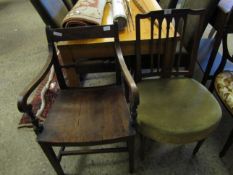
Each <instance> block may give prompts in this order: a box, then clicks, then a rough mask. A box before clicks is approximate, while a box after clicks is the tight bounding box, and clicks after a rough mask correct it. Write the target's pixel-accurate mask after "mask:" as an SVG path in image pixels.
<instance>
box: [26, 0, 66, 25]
mask: <svg viewBox="0 0 233 175" xmlns="http://www.w3.org/2000/svg"><path fill="white" fill-rule="evenodd" d="M30 1H31V3H32V5H33V6H34V7H35V9H36V10H37V12H38V13H39V15H40V17H41V18H42V20H43V21H44V23H45V24H46V25H49V26H51V27H52V28H57V27H61V26H62V20H63V18H64V17H65V16H66V14H67V13H68V9H67V7H66V5H65V4H64V2H63V1H62V0H49V1H48V0H30Z"/></svg>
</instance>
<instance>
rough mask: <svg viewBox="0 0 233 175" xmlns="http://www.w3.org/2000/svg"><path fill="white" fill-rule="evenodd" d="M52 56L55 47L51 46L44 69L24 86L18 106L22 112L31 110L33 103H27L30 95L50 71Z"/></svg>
mask: <svg viewBox="0 0 233 175" xmlns="http://www.w3.org/2000/svg"><path fill="white" fill-rule="evenodd" d="M52 58H53V49H52V46H49V54H48V58H47V61H46V63H45V65H44V67H43V68H42V70H41V71H40V72H39V73H38V75H37V76H36V78H34V79H33V80H32V81H31V83H30V84H29V85H28V86H27V87H25V88H24V90H23V91H22V92H21V93H20V95H19V97H18V102H17V106H18V109H19V111H20V112H26V113H30V112H31V108H32V107H31V105H30V104H28V103H27V100H28V97H29V96H30V95H31V93H32V92H33V91H34V90H35V89H36V87H37V86H38V85H39V84H40V82H41V81H42V80H43V79H44V78H45V76H46V75H47V73H48V72H49V70H50V68H51V66H52V64H53V63H52Z"/></svg>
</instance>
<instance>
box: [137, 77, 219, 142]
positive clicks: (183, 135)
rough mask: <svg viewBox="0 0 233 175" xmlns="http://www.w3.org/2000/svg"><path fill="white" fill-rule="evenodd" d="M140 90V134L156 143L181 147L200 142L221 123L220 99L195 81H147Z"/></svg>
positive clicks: (138, 120) (185, 79) (139, 85)
mask: <svg viewBox="0 0 233 175" xmlns="http://www.w3.org/2000/svg"><path fill="white" fill-rule="evenodd" d="M138 88H139V94H140V105H139V107H138V118H137V122H138V130H139V132H140V133H141V134H142V135H144V136H146V137H149V138H151V139H153V140H156V141H160V142H166V143H177V144H185V143H190V142H194V141H198V140H201V139H204V138H206V137H207V136H208V135H209V134H210V133H211V132H212V131H213V130H214V129H215V128H216V126H217V125H218V123H219V121H220V119H221V116H222V111H221V108H220V106H219V104H218V102H217V101H216V99H215V98H214V97H213V95H212V94H211V93H210V92H209V91H208V90H207V89H206V88H205V87H204V86H202V85H201V84H200V83H198V82H197V81H195V80H193V79H189V78H183V79H156V80H143V81H141V82H140V83H138Z"/></svg>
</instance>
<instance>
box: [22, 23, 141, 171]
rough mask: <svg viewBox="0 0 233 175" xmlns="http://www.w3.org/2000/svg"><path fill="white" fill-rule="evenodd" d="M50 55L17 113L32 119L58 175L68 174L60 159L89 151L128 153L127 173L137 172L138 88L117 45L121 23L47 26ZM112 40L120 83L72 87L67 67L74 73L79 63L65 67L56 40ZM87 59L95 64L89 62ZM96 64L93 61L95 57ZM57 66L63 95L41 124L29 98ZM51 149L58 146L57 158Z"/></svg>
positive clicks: (27, 91) (117, 79)
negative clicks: (68, 80) (135, 137)
mask: <svg viewBox="0 0 233 175" xmlns="http://www.w3.org/2000/svg"><path fill="white" fill-rule="evenodd" d="M46 33H47V39H48V48H49V56H48V60H47V62H46V65H45V66H44V68H43V70H42V71H41V72H40V73H39V75H38V76H37V78H36V79H35V80H33V82H32V83H31V84H30V85H29V86H27V87H26V89H25V90H24V91H23V92H22V93H21V94H20V97H19V99H18V109H19V111H20V112H23V113H27V115H29V116H30V117H31V121H32V124H33V125H34V130H35V133H36V134H37V142H38V143H39V145H40V146H41V148H42V149H43V151H44V153H45V154H46V156H47V158H48V160H49V161H50V163H51V164H52V166H53V168H54V170H55V171H56V172H57V174H59V175H63V174H64V171H63V169H62V167H61V164H60V161H61V159H62V156H68V155H80V154H91V153H109V152H128V154H129V170H130V172H133V170H134V136H135V128H134V126H135V123H136V108H137V105H138V103H139V99H138V98H139V97H138V91H137V87H136V84H135V83H134V81H133V78H132V77H131V75H130V73H129V71H128V69H127V66H126V64H125V62H124V58H123V55H122V52H121V48H120V45H119V37H118V25H117V23H114V24H113V25H107V26H85V27H78V28H69V29H62V28H56V29H52V28H49V27H48V28H47V30H46ZM99 38H111V39H113V40H114V42H113V44H112V46H113V48H114V51H115V54H116V57H115V58H114V59H113V62H114V65H115V67H114V72H115V75H116V79H115V80H116V81H115V82H114V84H112V85H105V86H101V85H99V86H98V85H96V86H95V87H77V88H73V87H72V88H71V87H68V85H67V84H66V81H65V78H64V71H63V70H64V69H75V70H76V71H77V72H78V70H77V69H79V65H78V63H77V62H76V61H73V63H70V64H63V63H61V62H60V60H59V59H58V55H57V54H56V53H57V51H58V50H57V48H56V44H57V42H61V41H72V40H82V39H99ZM88 61H91V60H90V59H88ZM92 61H95V59H93V60H92ZM52 66H53V67H54V70H55V73H56V77H57V80H58V84H59V86H60V89H61V90H60V91H59V93H58V95H57V98H56V99H55V102H54V104H53V105H52V107H51V109H50V111H49V112H48V116H47V119H46V121H45V122H44V123H43V124H41V123H39V119H38V118H37V117H35V114H34V113H33V111H32V104H30V103H28V98H29V96H30V95H31V93H32V92H33V91H34V90H35V89H36V87H37V86H38V85H39V84H40V82H41V81H42V80H43V79H44V78H45V77H46V75H47V74H48V72H49V70H50V68H51V67H52ZM116 142H122V143H123V145H125V146H122V147H114V145H113V146H111V147H109V146H108V147H107V148H106V147H105V146H104V145H105V144H110V143H116ZM96 145H103V147H101V148H92V149H90V148H89V149H85V148H84V149H81V150H80V149H77V150H72V151H71V150H66V147H69V146H77V147H79V146H90V147H91V146H96ZM53 147H60V151H59V154H58V155H56V154H55V152H54V150H53Z"/></svg>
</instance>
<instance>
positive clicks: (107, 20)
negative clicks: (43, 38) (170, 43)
mask: <svg viewBox="0 0 233 175" xmlns="http://www.w3.org/2000/svg"><path fill="white" fill-rule="evenodd" d="M140 1H142V4H143V6H144V7H145V9H147V10H148V11H155V10H161V7H160V6H159V4H158V3H157V1H155V0H140ZM129 4H130V7H131V11H132V18H133V25H134V27H132V22H131V20H129V22H130V24H128V25H129V26H130V27H128V26H127V27H125V28H124V29H123V30H122V31H120V32H119V38H120V41H121V42H131V41H135V40H136V34H135V16H136V15H137V14H139V13H141V12H140V10H139V9H138V8H137V6H136V5H135V4H134V2H133V1H132V0H130V1H129ZM111 8H112V7H111V3H107V4H106V5H105V9H104V15H103V19H102V25H108V24H112V23H113V17H112V10H111ZM142 23H143V24H142V25H141V26H142V28H141V39H142V40H149V39H150V27H149V26H150V25H149V23H150V21H149V20H148V19H145V20H143V21H142ZM143 26H148V27H143ZM154 34H155V36H154V39H156V38H158V28H156V27H155V32H154ZM165 37H166V33H165V32H162V38H165ZM112 41H113V39H112V38H101V39H88V40H75V41H63V42H59V43H58V46H64V45H65V46H67V45H79V44H82V45H83V44H84V45H85V44H98V43H108V42H112Z"/></svg>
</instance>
